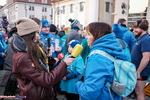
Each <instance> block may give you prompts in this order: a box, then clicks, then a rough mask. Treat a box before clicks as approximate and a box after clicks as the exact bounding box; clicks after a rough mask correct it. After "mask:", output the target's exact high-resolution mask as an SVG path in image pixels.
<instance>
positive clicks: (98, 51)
mask: <svg viewBox="0 0 150 100" xmlns="http://www.w3.org/2000/svg"><path fill="white" fill-rule="evenodd" d="M94 54H100V55H102V56H104V57H106V58H108V59H109V60H111V61H113V62H114V61H115V59H116V58H115V57H113V56H111V55H110V54H108V53H107V52H105V51H102V50H94V51H92V52H91V54H90V55H89V56H88V57H87V58H89V57H90V56H91V55H94ZM104 86H106V87H107V88H108V91H109V95H110V97H111V100H113V97H112V94H111V89H110V82H107V81H105V83H104Z"/></svg>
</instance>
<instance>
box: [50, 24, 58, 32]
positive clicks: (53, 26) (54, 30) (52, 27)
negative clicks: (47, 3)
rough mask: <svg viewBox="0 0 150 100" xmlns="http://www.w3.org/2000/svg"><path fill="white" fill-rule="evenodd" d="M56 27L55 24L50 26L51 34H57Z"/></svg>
mask: <svg viewBox="0 0 150 100" xmlns="http://www.w3.org/2000/svg"><path fill="white" fill-rule="evenodd" d="M56 31H57V30H56V26H55V25H54V24H51V25H50V32H56Z"/></svg>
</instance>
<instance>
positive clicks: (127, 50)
mask: <svg viewBox="0 0 150 100" xmlns="http://www.w3.org/2000/svg"><path fill="white" fill-rule="evenodd" d="M116 38H117V39H118V40H119V43H120V44H121V46H122V49H123V52H124V53H125V54H127V56H128V61H129V62H131V53H130V49H129V46H128V44H127V43H126V42H125V41H123V40H122V39H121V38H120V37H116Z"/></svg>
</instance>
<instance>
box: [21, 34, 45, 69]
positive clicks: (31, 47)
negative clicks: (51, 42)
mask: <svg viewBox="0 0 150 100" xmlns="http://www.w3.org/2000/svg"><path fill="white" fill-rule="evenodd" d="M35 33H36V32H33V33H30V34H28V35H24V36H22V38H23V39H25V41H26V44H27V54H28V56H29V57H30V59H31V61H32V62H33V63H34V65H35V68H36V69H37V70H38V71H41V70H43V69H42V68H41V67H40V66H41V65H40V63H39V59H40V50H39V48H38V45H37V43H35V42H34V39H35Z"/></svg>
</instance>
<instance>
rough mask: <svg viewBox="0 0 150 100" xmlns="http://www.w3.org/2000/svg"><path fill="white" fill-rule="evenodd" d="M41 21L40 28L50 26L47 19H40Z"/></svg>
mask: <svg viewBox="0 0 150 100" xmlns="http://www.w3.org/2000/svg"><path fill="white" fill-rule="evenodd" d="M41 22H42V28H44V27H50V25H49V23H48V21H47V20H41Z"/></svg>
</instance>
